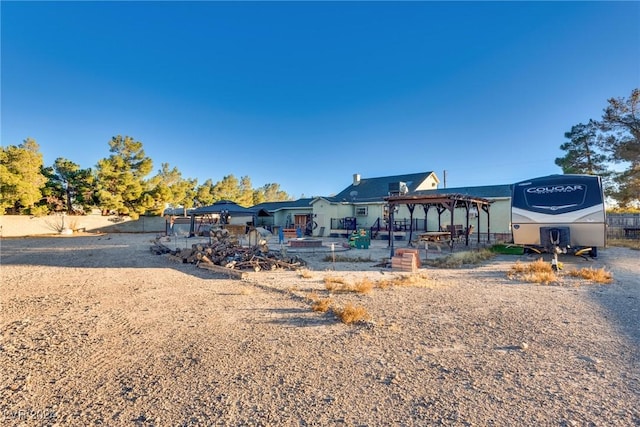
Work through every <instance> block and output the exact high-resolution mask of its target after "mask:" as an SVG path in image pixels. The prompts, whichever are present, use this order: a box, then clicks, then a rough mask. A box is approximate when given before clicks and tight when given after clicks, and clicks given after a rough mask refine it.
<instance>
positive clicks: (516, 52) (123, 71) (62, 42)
mask: <svg viewBox="0 0 640 427" xmlns="http://www.w3.org/2000/svg"><path fill="white" fill-rule="evenodd" d="M0 7H1V10H0V12H1V19H2V28H1V36H2V40H1V43H2V45H1V48H2V51H1V72H2V75H1V89H2V92H1V101H2V103H1V107H2V110H1V120H2V123H1V126H2V129H1V138H2V145H3V146H6V145H17V144H20V143H21V142H22V141H23V140H24V139H25V138H27V137H31V138H34V139H35V140H36V141H37V142H38V143H39V144H40V147H41V151H42V153H43V155H44V161H45V164H46V165H51V164H52V163H53V161H54V160H55V159H56V158H57V157H64V158H67V159H69V160H72V161H74V162H75V163H78V164H80V165H81V166H82V167H85V168H87V167H94V166H95V164H96V163H97V161H98V160H99V159H101V158H104V157H108V156H109V154H110V153H109V145H108V142H109V140H110V139H111V137H112V136H115V135H129V136H131V137H133V138H135V139H136V140H139V141H141V142H142V143H143V145H144V150H145V152H146V154H147V155H148V156H149V157H151V158H152V159H153V160H154V173H155V172H156V171H157V170H158V169H159V168H160V166H161V164H162V163H169V165H170V166H171V167H174V166H175V167H177V168H178V169H179V170H180V171H181V172H182V174H183V176H184V177H185V178H197V179H198V182H199V183H202V182H204V180H206V179H207V178H211V179H212V180H213V181H214V182H216V181H219V180H221V179H222V178H223V177H224V176H226V175H230V174H233V175H235V176H236V177H238V178H240V177H242V176H249V177H250V178H251V181H252V184H253V186H254V187H259V186H262V185H264V184H267V183H278V184H280V186H281V188H282V190H284V191H286V192H288V193H289V194H290V195H292V196H293V197H295V198H297V197H300V196H302V195H304V196H306V197H311V196H319V195H331V194H334V193H337V192H339V191H341V190H342V189H344V188H345V187H346V186H348V185H349V184H350V183H351V181H352V176H353V174H355V173H358V174H360V175H361V176H362V177H363V178H368V177H378V176H388V175H400V174H404V173H416V172H425V171H434V172H436V174H437V175H438V176H439V177H440V179H441V180H442V179H443V175H444V171H445V170H446V171H447V173H446V174H447V187H461V186H473V185H493V184H509V183H513V182H517V181H520V180H524V179H528V178H532V177H536V176H542V175H547V174H552V173H560V172H561V171H560V169H559V168H558V167H557V166H555V164H554V159H555V158H556V157H558V156H561V155H562V154H563V153H562V152H561V151H560V149H559V146H560V144H562V143H563V142H565V139H564V132H566V131H568V130H570V129H571V126H573V125H575V124H578V123H581V122H584V123H586V122H587V121H588V120H589V119H592V118H593V119H599V118H600V117H601V115H602V110H603V109H604V108H605V107H606V105H607V103H606V100H607V99H608V98H611V97H625V98H626V97H628V96H629V94H630V93H631V90H632V89H633V88H635V87H639V86H640V25H639V23H640V3H638V2H8V1H2V2H1V3H0Z"/></svg>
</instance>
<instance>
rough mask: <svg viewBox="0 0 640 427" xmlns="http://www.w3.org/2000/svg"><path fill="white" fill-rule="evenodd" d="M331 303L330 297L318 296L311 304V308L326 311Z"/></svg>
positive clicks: (321, 311)
mask: <svg viewBox="0 0 640 427" xmlns="http://www.w3.org/2000/svg"><path fill="white" fill-rule="evenodd" d="M332 305H333V300H332V299H331V298H318V299H317V300H315V301H314V302H313V303H312V304H311V310H313V311H318V312H320V313H326V312H327V311H329V309H330V308H331V306H332Z"/></svg>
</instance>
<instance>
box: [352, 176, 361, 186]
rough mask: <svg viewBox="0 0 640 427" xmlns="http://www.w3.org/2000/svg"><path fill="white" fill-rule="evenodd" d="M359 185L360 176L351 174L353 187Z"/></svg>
mask: <svg viewBox="0 0 640 427" xmlns="http://www.w3.org/2000/svg"><path fill="white" fill-rule="evenodd" d="M358 184H360V174H359V173H354V174H353V185H358Z"/></svg>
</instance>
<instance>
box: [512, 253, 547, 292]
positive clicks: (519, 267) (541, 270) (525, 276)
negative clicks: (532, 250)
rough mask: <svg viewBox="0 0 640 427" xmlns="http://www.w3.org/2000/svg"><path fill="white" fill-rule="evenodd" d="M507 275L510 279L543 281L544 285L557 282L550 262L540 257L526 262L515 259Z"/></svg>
mask: <svg viewBox="0 0 640 427" xmlns="http://www.w3.org/2000/svg"><path fill="white" fill-rule="evenodd" d="M507 276H508V277H509V279H512V280H513V279H520V280H524V281H525V282H530V283H543V284H545V285H548V284H550V283H556V282H558V276H557V275H556V272H555V271H554V270H553V267H552V266H551V263H548V262H545V261H544V260H543V259H542V258H539V259H537V260H535V261H533V262H530V263H526V264H523V263H521V262H520V261H516V263H515V265H513V266H512V267H511V269H510V270H509V272H508V273H507Z"/></svg>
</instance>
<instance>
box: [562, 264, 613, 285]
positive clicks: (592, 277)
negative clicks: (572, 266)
mask: <svg viewBox="0 0 640 427" xmlns="http://www.w3.org/2000/svg"><path fill="white" fill-rule="evenodd" d="M569 275H570V276H571V277H577V278H580V279H586V280H589V281H590V282H594V283H603V284H606V283H612V282H613V275H612V274H611V272H610V271H606V270H605V269H604V268H598V269H596V268H592V267H588V268H581V269H580V270H571V271H569Z"/></svg>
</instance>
